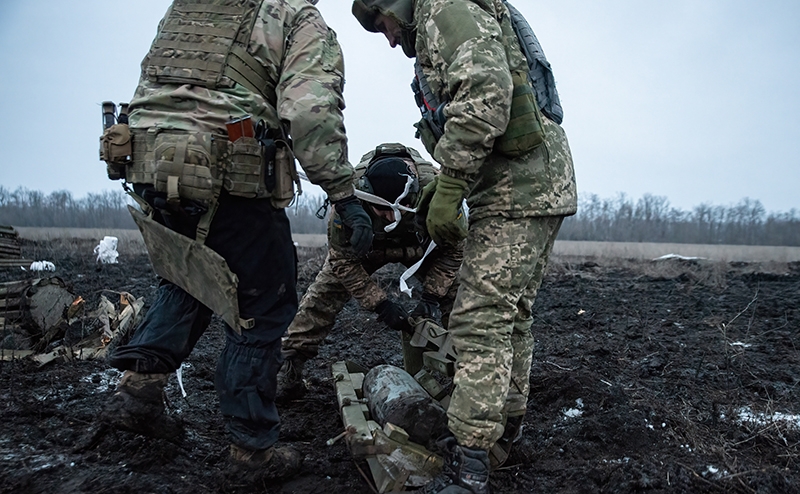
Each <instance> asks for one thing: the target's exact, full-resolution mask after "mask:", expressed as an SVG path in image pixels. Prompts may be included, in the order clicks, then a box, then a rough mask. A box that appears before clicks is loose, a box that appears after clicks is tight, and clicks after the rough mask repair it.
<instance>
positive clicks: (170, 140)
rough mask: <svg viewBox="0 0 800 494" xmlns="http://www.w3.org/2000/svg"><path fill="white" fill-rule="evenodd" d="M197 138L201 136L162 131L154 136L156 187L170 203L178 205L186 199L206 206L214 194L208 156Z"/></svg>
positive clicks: (209, 157) (200, 139)
mask: <svg viewBox="0 0 800 494" xmlns="http://www.w3.org/2000/svg"><path fill="white" fill-rule="evenodd" d="M190 141H193V142H194V143H190ZM198 142H202V138H200V137H198V138H193V137H192V136H187V135H186V134H179V135H176V134H169V133H162V134H159V135H158V136H157V137H156V142H155V151H154V152H153V156H154V159H155V175H156V176H155V188H156V191H158V192H163V193H165V194H166V196H167V203H168V204H170V205H174V206H177V205H178V204H180V200H181V199H185V200H191V201H198V202H199V203H201V204H202V205H204V206H208V205H209V204H210V203H211V201H212V199H213V198H214V181H213V179H212V175H211V156H210V154H209V152H208V150H207V149H206V148H205V147H203V146H202V145H199V144H197V143H198Z"/></svg>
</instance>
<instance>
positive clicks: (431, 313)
mask: <svg viewBox="0 0 800 494" xmlns="http://www.w3.org/2000/svg"><path fill="white" fill-rule="evenodd" d="M410 317H411V319H414V320H419V319H430V320H432V321H433V322H435V323H436V324H441V321H442V309H441V308H440V307H439V297H437V296H436V295H433V294H431V293H428V292H425V293H423V294H422V299H421V300H420V301H419V303H418V304H417V306H416V307H414V310H412V311H411V316H410Z"/></svg>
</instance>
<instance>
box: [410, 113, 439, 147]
mask: <svg viewBox="0 0 800 494" xmlns="http://www.w3.org/2000/svg"><path fill="white" fill-rule="evenodd" d="M414 127H416V129H417V134H416V138H417V139H419V140H421V141H422V145H423V146H425V150H426V151H427V152H428V154H430V155H431V156H433V151H434V149H436V143H437V142H439V140H438V139H436V134H434V132H433V129H432V128H431V124H430V123H429V122H428V120H426V119H425V118H424V117H423V118H421V119H420V121H419V122H417V123H415V124H414Z"/></svg>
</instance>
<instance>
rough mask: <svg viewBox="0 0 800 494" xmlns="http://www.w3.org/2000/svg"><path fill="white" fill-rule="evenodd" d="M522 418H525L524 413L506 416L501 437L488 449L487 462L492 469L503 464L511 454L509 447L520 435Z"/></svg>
mask: <svg viewBox="0 0 800 494" xmlns="http://www.w3.org/2000/svg"><path fill="white" fill-rule="evenodd" d="M523 418H525V416H524V415H517V416H515V417H508V420H507V421H506V428H505V430H504V431H503V437H501V438H500V439H499V440H498V441H497V442H496V443H495V445H494V446H492V449H491V450H490V451H489V464H490V466H491V470H492V471H494V470H496V469H497V468H499V467H501V466H503V464H504V463H505V462H506V460H508V457H509V456H510V455H511V448H512V447H513V446H514V443H516V442H517V441H519V439H520V438H521V437H522V419H523Z"/></svg>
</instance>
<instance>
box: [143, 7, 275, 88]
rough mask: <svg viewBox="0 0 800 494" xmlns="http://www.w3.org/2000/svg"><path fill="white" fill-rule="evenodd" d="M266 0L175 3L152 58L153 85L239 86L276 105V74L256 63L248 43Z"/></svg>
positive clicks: (148, 67) (148, 64) (147, 67)
mask: <svg viewBox="0 0 800 494" xmlns="http://www.w3.org/2000/svg"><path fill="white" fill-rule="evenodd" d="M262 3H263V0H211V1H208V0H205V1H203V0H176V1H175V2H174V3H173V5H172V8H171V10H170V11H169V13H168V15H167V17H166V18H165V19H164V22H163V24H162V26H161V28H160V29H159V31H158V35H157V36H156V39H155V41H153V45H152V47H151V48H150V52H149V53H148V54H147V57H146V58H145V61H144V63H143V65H144V74H145V75H146V77H147V78H148V79H150V80H151V81H153V82H158V83H163V84H192V85H196V86H202V87H206V88H208V89H217V88H230V87H233V85H234V83H239V84H241V85H242V86H244V87H246V88H248V89H249V90H251V91H253V92H255V93H257V94H261V95H262V96H264V98H266V99H267V101H270V102H272V103H274V102H275V100H276V97H275V84H276V83H277V74H276V73H274V72H275V69H274V68H273V69H272V70H270V69H269V68H266V67H264V66H263V65H261V64H260V63H258V61H257V60H255V59H254V58H253V57H252V56H251V55H250V54H249V53H248V52H247V45H248V43H249V42H250V37H251V35H252V33H253V26H254V25H255V22H256V18H257V16H258V12H259V11H260V9H261V4H262Z"/></svg>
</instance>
